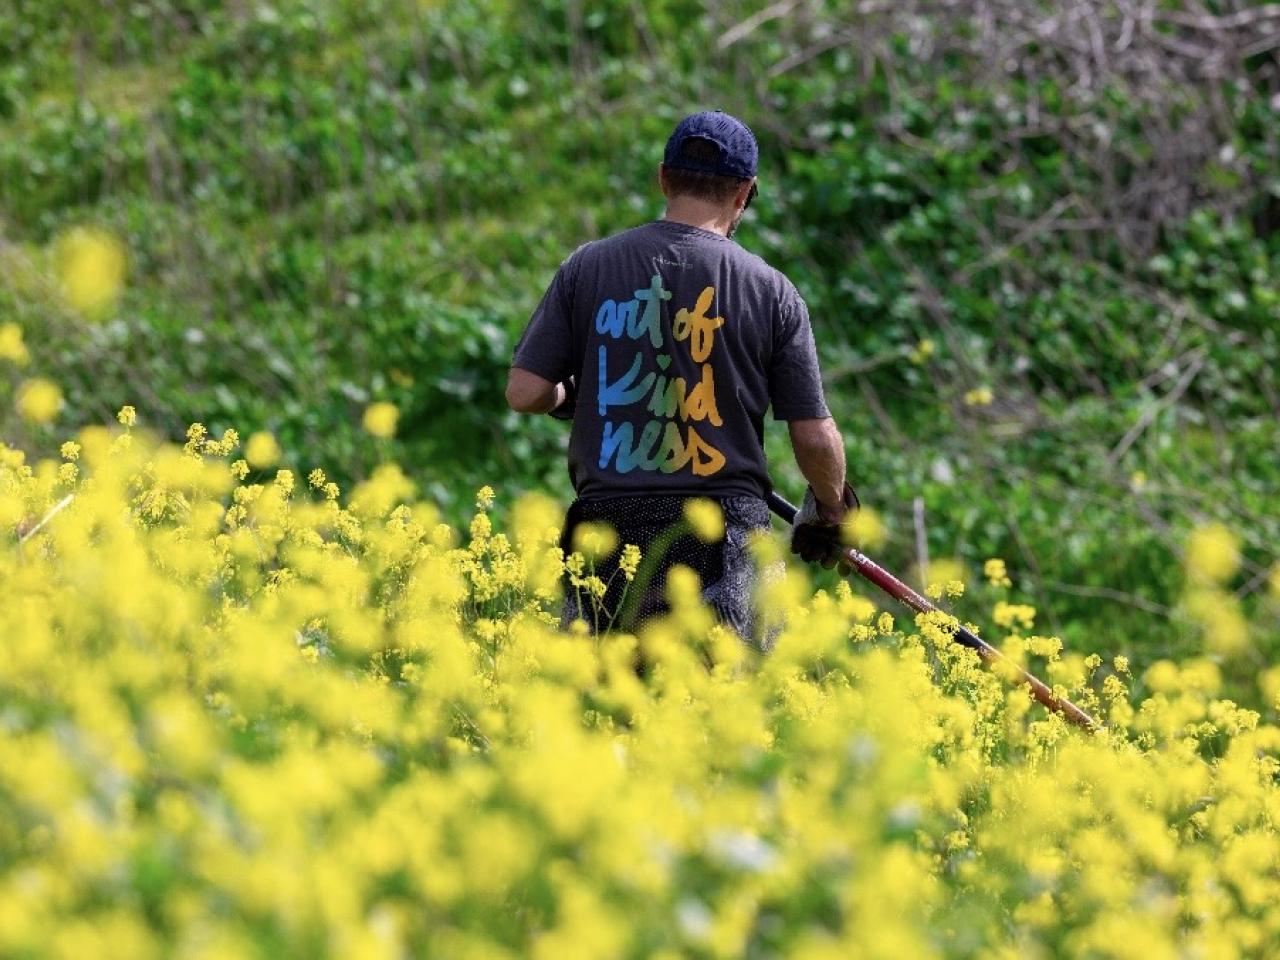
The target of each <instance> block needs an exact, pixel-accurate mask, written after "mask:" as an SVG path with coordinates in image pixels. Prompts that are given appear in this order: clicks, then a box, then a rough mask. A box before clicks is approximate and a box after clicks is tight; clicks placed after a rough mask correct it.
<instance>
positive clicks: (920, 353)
mask: <svg viewBox="0 0 1280 960" xmlns="http://www.w3.org/2000/svg"><path fill="white" fill-rule="evenodd" d="M936 349H937V345H936V344H935V343H934V342H933V341H932V340H929V339H927V338H926V339H924V340H921V341H920V342H919V343H917V344H916V345H915V348H914V349H913V350H912V351H911V354H910V356H911V362H912V363H914V364H917V365H918V364H922V363H926V362H927V361H928V360H929V358H930V357H932V356H933V354H934V351H935V350H936Z"/></svg>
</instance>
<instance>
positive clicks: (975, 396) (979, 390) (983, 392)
mask: <svg viewBox="0 0 1280 960" xmlns="http://www.w3.org/2000/svg"><path fill="white" fill-rule="evenodd" d="M993 400H995V394H993V393H992V392H991V388H990V387H975V388H974V389H972V390H970V391H968V392H967V393H966V394H965V395H964V402H965V404H966V405H967V406H970V407H988V406H990V405H991V402H992V401H993Z"/></svg>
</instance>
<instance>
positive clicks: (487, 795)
mask: <svg viewBox="0 0 1280 960" xmlns="http://www.w3.org/2000/svg"><path fill="white" fill-rule="evenodd" d="M135 420H136V415H135V413H134V411H133V410H132V409H130V408H126V409H124V410H122V411H121V413H120V416H119V421H120V423H119V424H112V425H111V427H110V428H109V429H108V428H106V427H90V428H87V429H85V430H82V431H81V432H80V433H79V434H78V435H77V436H76V438H75V439H74V440H68V441H67V442H66V443H65V444H64V445H63V447H62V450H61V461H60V462H54V461H39V462H35V463H28V462H26V458H25V457H24V455H23V454H22V453H21V452H19V451H17V450H15V449H12V448H8V447H4V446H0V956H4V957H46V956H47V957H66V958H71V957H74V958H77V960H85V958H93V957H112V958H118V957H129V958H148V957H168V956H176V957H186V958H209V960H213V958H238V957H266V956H271V957H297V958H314V957H323V956H332V957H343V958H398V957H406V956H418V955H422V956H441V957H459V958H465V957H516V956H533V957H538V958H557V960H560V958H577V957H581V958H595V957H601V958H604V957H649V956H665V957H677V956H693V957H739V956H748V957H762V958H763V957H773V956H784V955H785V956H796V957H805V958H814V960H816V958H843V957H851V956H852V957H862V956H866V957H893V958H901V957H969V956H984V957H1013V956H1018V957H1040V956H1044V957H1047V956H1056V955H1064V954H1066V955H1077V956H1096V957H1142V958H1144V960H1145V958H1159V957H1206V958H1220V957H1221V958H1226V957H1237V956H1266V955H1275V953H1276V951H1277V949H1278V945H1280V873H1278V869H1277V867H1278V864H1280V834H1278V833H1277V820H1278V819H1280V789H1277V780H1276V777H1277V771H1278V769H1280V765H1278V764H1277V756H1278V755H1280V727H1277V726H1275V725H1274V724H1273V723H1272V722H1268V721H1270V720H1274V716H1273V715H1271V714H1268V715H1267V716H1265V717H1264V716H1260V715H1259V714H1258V713H1256V712H1252V711H1249V710H1245V709H1241V708H1239V707H1238V706H1237V705H1235V704H1233V703H1232V702H1230V701H1226V700H1222V699H1220V698H1219V676H1218V670H1217V668H1216V667H1215V666H1214V664H1213V662H1211V660H1209V659H1200V660H1193V661H1191V662H1186V663H1181V664H1174V663H1171V662H1167V661H1162V662H1158V663H1155V664H1154V665H1152V666H1151V667H1150V668H1149V669H1148V670H1146V671H1145V676H1144V678H1143V679H1144V684H1143V686H1144V688H1145V689H1147V690H1149V691H1151V693H1150V695H1149V697H1148V698H1147V699H1145V700H1143V701H1142V702H1140V703H1135V702H1132V697H1131V694H1130V685H1131V683H1132V682H1133V678H1132V677H1131V676H1130V674H1129V665H1128V664H1127V663H1126V662H1125V661H1124V660H1123V659H1122V658H1117V659H1116V660H1114V661H1112V662H1105V661H1102V660H1100V659H1099V658H1097V657H1090V658H1088V659H1085V658H1081V657H1078V656H1073V655H1070V654H1068V653H1065V652H1063V651H1060V650H1059V645H1058V644H1057V642H1056V641H1055V640H1053V639H1052V638H1046V637H1039V636H1036V635H1034V634H1033V633H1032V631H1031V625H1032V624H1033V623H1034V619H1033V617H1034V613H1033V611H1030V608H1027V607H1025V606H1023V605H1021V604H1018V603H1014V602H1009V601H1014V600H1016V599H1017V598H1016V597H1015V596H1012V595H1009V589H1008V587H1007V586H1006V584H1007V577H1006V576H1005V571H1004V570H1003V565H1002V564H1000V563H998V562H993V563H991V564H988V571H987V572H988V574H989V576H990V578H991V580H992V581H993V583H994V584H995V586H994V587H992V588H991V589H994V590H995V591H996V592H997V593H998V594H1003V595H1006V596H1007V598H1008V599H1007V600H1002V601H1001V603H1002V604H1003V606H1002V609H1001V611H1000V614H999V618H998V622H1002V623H1004V624H1005V625H1006V627H1007V628H1006V629H1005V630H1003V631H1001V632H1000V633H1001V635H1000V636H999V637H998V638H997V639H998V641H999V642H1000V643H1001V645H1002V646H1004V648H1005V649H1006V650H1008V651H1010V652H1012V653H1013V654H1014V656H1015V657H1017V658H1019V659H1021V660H1024V661H1026V662H1028V663H1029V664H1030V665H1031V666H1033V667H1035V668H1036V669H1037V670H1040V671H1042V672H1043V674H1044V675H1045V676H1046V677H1047V678H1048V679H1049V680H1050V681H1051V682H1053V683H1054V684H1056V685H1057V686H1058V687H1060V688H1061V690H1062V691H1063V692H1065V693H1067V694H1069V695H1071V696H1072V697H1073V698H1076V699H1077V700H1078V701H1079V702H1081V703H1082V705H1084V706H1085V707H1086V708H1087V709H1090V710H1091V711H1093V712H1095V714H1096V715H1100V716H1101V717H1103V718H1104V719H1105V723H1106V729H1105V730H1104V731H1102V732H1100V733H1097V734H1095V735H1088V734H1083V733H1081V732H1080V731H1078V730H1076V729H1074V728H1069V727H1068V726H1066V725H1065V724H1064V723H1063V722H1062V721H1061V720H1060V719H1059V718H1057V717H1055V716H1049V715H1046V714H1045V713H1044V712H1043V711H1041V710H1040V708H1039V707H1036V706H1034V705H1032V704H1031V703H1030V702H1029V701H1028V699H1027V697H1026V695H1025V693H1023V692H1022V691H1021V690H1019V689H1017V688H1014V687H1011V686H1008V685H1007V684H1005V682H1004V681H1003V680H1001V679H1000V678H999V677H997V676H995V675H993V674H992V673H991V672H989V671H986V670H984V669H982V668H981V667H980V666H979V665H978V664H977V661H976V659H975V658H974V657H973V656H972V654H970V653H969V652H968V651H965V650H963V649H961V648H958V647H954V646H952V645H949V644H948V643H947V642H946V639H945V636H944V635H943V634H941V633H940V631H939V630H938V629H937V627H936V625H934V624H931V623H921V624H913V623H912V622H911V621H910V620H907V619H904V618H902V617H901V615H899V619H897V620H895V619H894V616H893V615H892V614H891V613H890V612H888V611H885V610H877V609H876V608H875V607H874V605H873V604H872V603H871V602H869V601H868V600H867V599H866V598H863V597H860V596H858V595H856V594H855V593H853V592H852V591H851V590H848V589H846V588H843V587H842V588H841V589H840V590H838V591H836V592H834V593H828V592H823V591H818V592H814V591H813V590H812V589H811V587H810V586H809V585H808V584H807V581H806V579H805V574H804V572H803V571H802V570H799V569H795V568H794V567H793V568H792V569H791V570H790V571H789V572H788V574H787V576H786V577H785V578H783V579H779V580H777V581H775V582H773V583H772V584H771V585H770V586H769V587H768V589H767V591H766V595H765V596H764V597H763V598H762V602H763V603H764V604H765V605H766V606H767V607H768V608H769V609H770V610H771V611H772V612H773V613H774V614H778V615H785V618H786V626H785V629H784V630H783V632H782V633H781V635H780V636H779V638H778V640H777V643H776V647H775V649H774V650H773V652H772V653H771V654H770V655H768V656H767V657H762V656H760V655H758V654H756V653H755V652H753V651H752V650H750V649H748V648H746V647H745V646H743V645H742V644H741V643H740V642H739V641H737V640H736V639H734V638H731V637H729V636H727V635H725V634H724V633H723V632H722V631H720V630H719V629H718V628H716V627H715V626H714V624H713V622H712V619H711V617H710V614H709V613H708V611H707V610H705V609H703V608H702V607H701V606H699V604H698V602H697V600H696V591H695V590H692V589H690V584H689V583H687V582H685V580H683V579H681V578H679V577H677V578H674V579H673V581H672V584H671V595H672V598H673V603H674V612H673V613H672V614H671V616H670V617H668V618H667V619H665V620H663V621H661V622H659V623H656V624H652V625H650V626H649V627H648V628H646V629H645V630H644V631H643V632H642V635H641V636H639V637H634V636H629V635H616V634H614V635H605V636H602V637H599V638H596V637H591V636H588V635H586V634H585V633H582V632H576V631H569V632H560V631H559V630H557V629H556V622H557V617H556V613H557V610H558V603H557V600H556V596H557V590H558V587H557V583H558V580H559V578H560V575H561V572H562V570H563V568H564V566H565V563H566V561H567V562H568V564H569V565H570V566H571V568H572V569H574V570H576V571H578V574H577V576H578V579H580V580H581V581H583V582H584V584H588V585H589V581H590V566H591V564H590V557H589V556H577V557H574V556H571V557H569V558H565V557H563V556H562V555H561V554H560V553H559V551H558V549H557V548H556V538H557V525H558V523H559V519H560V515H559V512H558V510H557V508H556V506H555V504H553V503H551V502H550V501H547V500H544V499H539V498H532V499H529V498H526V499H522V500H521V501H520V502H518V503H516V504H514V505H512V507H511V509H510V510H509V511H508V513H509V520H508V521H506V522H505V523H504V525H505V526H506V527H507V529H506V530H505V532H503V531H499V530H498V529H496V528H495V522H494V520H493V519H492V516H493V514H494V513H495V512H496V508H495V506H494V493H493V491H491V490H488V489H485V490H482V491H480V494H479V496H478V499H477V512H476V513H475V518H474V520H473V521H472V523H471V525H470V530H469V531H468V533H467V534H466V535H464V536H459V534H458V533H457V532H456V531H455V530H454V529H452V528H451V527H449V526H447V525H445V524H442V523H440V522H439V520H438V516H437V514H436V512H435V510H434V509H433V508H432V507H431V506H430V505H427V504H425V503H422V502H418V501H417V500H415V497H414V491H413V487H412V484H411V483H410V482H409V481H408V479H407V478H406V477H405V475H404V474H403V473H402V472H401V471H400V470H399V469H398V468H397V467H395V466H391V465H388V466H383V467H382V468H380V469H379V470H378V471H377V472H376V473H375V474H374V476H373V477H372V479H370V480H369V481H367V482H366V483H364V484H363V485H361V486H359V487H357V488H355V489H352V490H350V491H342V490H339V489H338V487H337V486H336V485H335V484H333V483H332V482H330V481H329V480H327V479H326V477H325V476H324V474H323V472H322V471H321V470H319V469H317V470H315V471H314V472H312V473H311V474H310V475H309V476H307V477H305V478H299V477H296V476H294V475H293V474H292V473H291V472H289V471H287V470H279V471H276V472H274V474H273V473H272V472H271V471H270V470H267V471H264V470H261V469H259V470H256V471H254V470H252V464H251V462H250V461H253V462H256V463H257V464H260V465H261V464H267V463H269V462H270V461H271V460H272V459H273V456H274V453H275V451H274V449H273V444H272V442H271V440H270V438H269V437H266V436H257V437H254V438H253V439H252V440H250V441H249V442H248V443H246V444H244V447H245V449H244V450H241V443H240V438H239V437H237V436H236V435H235V433H234V432H231V431H228V432H227V433H226V434H224V435H223V436H221V437H212V436H209V435H208V434H207V432H206V431H205V430H204V428H203V427H201V426H199V425H195V426H193V427H192V428H191V429H190V431H189V432H188V440H187V443H186V444H185V446H183V447H181V448H179V447H176V446H173V445H166V444H163V443H160V442H158V441H156V440H154V439H152V438H151V437H150V436H149V435H148V434H147V433H146V432H144V431H143V430H142V429H140V428H139V427H137V426H136V425H135ZM241 456H244V457H246V459H241ZM254 479H259V480H261V482H250V481H251V480H254ZM714 520H715V518H714V517H703V518H702V519H701V521H700V526H701V527H703V528H707V532H708V533H709V535H714V532H715V531H714V527H715V523H714ZM1213 537H1214V534H1212V532H1211V533H1209V534H1206V535H1205V536H1204V537H1202V539H1203V540H1204V541H1205V542H1204V543H1202V544H1200V546H1199V547H1198V548H1197V550H1193V551H1192V552H1191V555H1192V556H1196V555H1200V556H1203V557H1208V558H1209V560H1207V561H1206V564H1207V565H1208V566H1209V567H1212V558H1213V557H1217V556H1221V555H1222V549H1221V547H1222V545H1221V544H1220V543H1219V544H1217V545H1215V543H1214V542H1213ZM587 546H589V545H587ZM760 549H761V550H762V551H764V552H766V553H767V552H768V551H771V550H772V551H778V550H779V549H780V547H779V545H778V544H777V543H773V542H771V541H763V542H762V543H761V546H760ZM1197 551H1198V552H1197ZM1214 572H1215V571H1214V570H1213V569H1208V570H1207V571H1206V576H1205V578H1204V584H1203V585H1202V591H1207V592H1205V593H1204V596H1209V597H1211V596H1212V593H1211V591H1212V590H1213V587H1212V580H1213V576H1214ZM588 589H589V586H588ZM637 657H642V658H643V660H644V662H645V663H647V664H648V672H647V676H646V677H645V678H644V679H641V678H640V677H639V676H638V675H637V672H636V670H635V663H636V659H637ZM1277 679H1280V678H1278V677H1277V676H1271V675H1265V676H1264V677H1263V678H1262V682H1263V684H1264V685H1265V686H1266V687H1267V688H1268V694H1269V697H1268V699H1269V701H1270V702H1272V703H1274V702H1275V700H1276V694H1277V692H1280V683H1277V682H1276V681H1277Z"/></svg>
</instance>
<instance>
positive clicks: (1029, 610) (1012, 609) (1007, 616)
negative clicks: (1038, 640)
mask: <svg viewBox="0 0 1280 960" xmlns="http://www.w3.org/2000/svg"><path fill="white" fill-rule="evenodd" d="M991 616H992V619H993V620H995V622H996V623H997V624H999V625H1000V626H1002V627H1006V628H1015V627H1021V628H1022V629H1024V630H1030V629H1031V628H1032V627H1033V626H1035V619H1036V608H1035V607H1032V606H1029V605H1027V604H1025V603H1006V602H1005V601H1004V600H999V601H997V602H996V605H995V609H994V610H993V611H992V615H991Z"/></svg>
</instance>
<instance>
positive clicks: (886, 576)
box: [769, 492, 1098, 730]
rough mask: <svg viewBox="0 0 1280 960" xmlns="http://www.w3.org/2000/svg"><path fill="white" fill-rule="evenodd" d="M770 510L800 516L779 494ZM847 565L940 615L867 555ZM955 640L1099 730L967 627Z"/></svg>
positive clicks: (857, 554) (849, 554)
mask: <svg viewBox="0 0 1280 960" xmlns="http://www.w3.org/2000/svg"><path fill="white" fill-rule="evenodd" d="M769 509H771V510H772V511H773V512H774V513H776V514H777V515H778V516H779V517H781V518H782V519H783V520H785V521H786V522H787V523H795V519H796V513H797V512H798V511H797V510H796V507H795V505H794V504H792V503H791V502H789V501H788V500H787V499H786V498H785V497H783V496H781V495H780V494H778V493H776V492H773V493H770V494H769ZM844 561H845V563H847V564H848V565H849V566H851V567H852V568H853V569H854V570H855V571H857V574H858V576H860V577H862V578H863V579H864V580H867V581H869V582H870V583H873V584H875V585H876V586H877V587H879V588H880V589H881V590H883V591H884V592H885V593H887V594H889V596H891V597H893V598H894V599H895V600H898V601H900V602H902V603H904V604H906V605H907V606H908V607H910V608H911V609H912V610H915V611H916V612H917V613H936V612H938V608H937V607H936V606H934V604H933V603H932V602H931V601H930V600H929V599H928V598H927V597H924V596H921V595H920V594H919V593H917V592H916V591H915V590H912V589H911V588H910V587H909V586H907V585H906V584H905V583H903V582H902V581H901V580H899V579H898V578H897V577H895V576H894V575H893V574H891V573H890V572H889V571H888V570H886V569H885V568H884V567H882V566H880V564H878V563H876V562H875V561H874V560H872V559H871V558H870V557H868V556H867V555H866V554H865V553H862V552H861V551H859V550H855V549H854V548H853V547H845V548H844ZM954 639H955V641H956V643H959V644H963V645H964V646H966V647H969V648H970V649H971V650H974V651H976V652H977V654H978V656H979V657H981V658H982V659H983V661H984V662H986V663H988V664H995V663H1001V664H1003V665H1004V667H1003V669H1005V670H1012V671H1013V672H1014V673H1015V675H1016V676H1017V677H1018V679H1019V680H1021V681H1022V682H1023V683H1025V684H1026V685H1027V686H1028V687H1030V688H1031V695H1032V696H1033V697H1035V698H1036V700H1037V701H1038V702H1039V703H1040V704H1041V705H1042V706H1044V707H1045V708H1046V709H1048V710H1053V711H1054V712H1055V713H1060V714H1062V715H1063V716H1064V717H1066V718H1067V719H1068V720H1070V721H1071V722H1072V723H1074V724H1076V726H1079V727H1083V728H1084V729H1086V730H1096V729H1098V723H1097V721H1095V720H1094V719H1093V717H1091V716H1089V714H1087V713H1085V712H1084V711H1083V710H1081V709H1080V708H1079V707H1077V706H1076V705H1075V704H1074V703H1072V702H1071V701H1070V700H1067V699H1064V698H1061V697H1056V696H1054V695H1053V691H1052V690H1050V689H1049V687H1048V686H1047V685H1046V684H1045V683H1044V681H1042V680H1040V679H1039V678H1038V677H1036V676H1035V675H1033V674H1031V673H1028V672H1027V671H1026V670H1023V669H1022V668H1020V667H1016V666H1014V665H1013V664H1012V663H1010V661H1009V660H1008V658H1007V657H1005V655H1004V654H1002V653H1001V652H1000V651H999V650H997V649H996V648H995V647H993V646H991V644H989V643H987V642H986V641H985V640H983V639H982V638H980V637H979V636H978V635H977V634H975V633H973V631H971V630H969V629H968V628H966V627H965V626H964V625H963V624H956V630H955V634H954Z"/></svg>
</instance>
